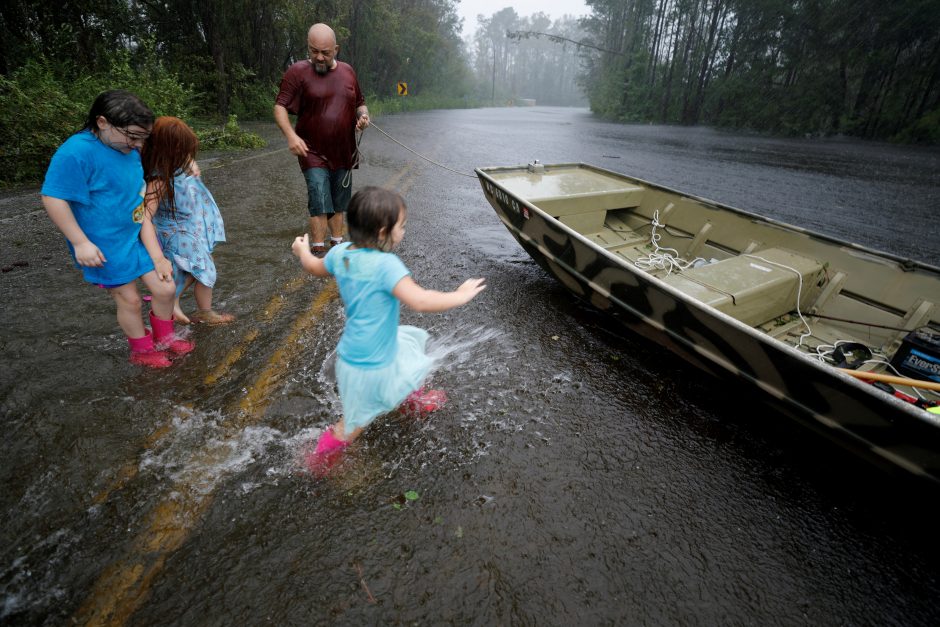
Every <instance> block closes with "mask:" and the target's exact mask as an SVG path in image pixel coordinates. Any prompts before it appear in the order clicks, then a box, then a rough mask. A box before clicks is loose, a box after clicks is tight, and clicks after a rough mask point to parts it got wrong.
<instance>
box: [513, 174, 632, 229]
mask: <svg viewBox="0 0 940 627" xmlns="http://www.w3.org/2000/svg"><path fill="white" fill-rule="evenodd" d="M644 191H645V188H643V187H640V186H638V185H625V186H624V187H622V188H620V189H614V190H610V189H608V190H603V191H598V192H582V193H575V194H564V195H556V196H547V197H545V198H533V199H531V200H530V202H531V203H532V204H533V205H535V206H536V207H538V208H539V209H541V210H542V211H544V212H545V213H547V214H548V215H550V216H552V217H553V218H556V219H558V220H559V221H560V222H561V223H563V224H567V225H568V226H570V227H571V228H573V229H574V230H575V231H578V232H579V233H582V234H587V233H596V232H597V231H600V230H601V229H602V228H604V220H605V219H606V217H607V212H608V211H610V210H611V209H625V208H628V207H638V206H639V205H640V202H641V201H642V200H643V193H644Z"/></svg>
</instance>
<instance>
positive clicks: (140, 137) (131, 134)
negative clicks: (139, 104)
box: [112, 126, 150, 142]
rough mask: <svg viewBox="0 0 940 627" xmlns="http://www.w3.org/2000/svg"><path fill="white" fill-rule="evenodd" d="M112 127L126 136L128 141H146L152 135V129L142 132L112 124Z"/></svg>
mask: <svg viewBox="0 0 940 627" xmlns="http://www.w3.org/2000/svg"><path fill="white" fill-rule="evenodd" d="M112 128H114V130H116V131H117V132H118V133H120V134H121V135H123V136H124V137H126V138H127V139H128V141H132V142H136V141H141V142H142V141H146V140H147V138H148V137H150V131H145V132H143V133H141V132H137V131H129V130H127V129H126V128H121V127H120V126H112Z"/></svg>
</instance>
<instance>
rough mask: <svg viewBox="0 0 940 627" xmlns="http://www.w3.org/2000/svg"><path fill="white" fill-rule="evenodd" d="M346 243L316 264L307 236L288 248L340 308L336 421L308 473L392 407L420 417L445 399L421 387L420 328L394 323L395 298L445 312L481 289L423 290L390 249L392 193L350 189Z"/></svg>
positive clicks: (426, 366)
mask: <svg viewBox="0 0 940 627" xmlns="http://www.w3.org/2000/svg"><path fill="white" fill-rule="evenodd" d="M346 219H347V224H348V229H349V241H348V242H345V243H343V244H340V245H338V246H334V247H333V248H331V249H330V251H329V252H328V253H327V255H326V257H324V258H323V259H320V258H317V257H315V256H314V255H313V254H312V253H311V252H310V246H309V243H308V238H307V235H302V236H300V237H298V238H296V239H295V240H294V243H293V245H292V246H291V249H292V250H293V252H294V254H295V255H296V256H297V257H299V258H300V263H301V265H302V266H303V269H304V270H306V271H307V272H309V273H310V274H312V275H314V276H319V277H325V276H329V275H333V276H334V277H335V278H336V283H337V285H338V287H339V292H340V296H341V297H342V299H343V305H344V308H345V311H346V326H345V328H344V329H343V335H342V337H341V338H340V341H339V345H338V346H337V348H336V354H337V357H336V382H337V386H338V388H339V397H340V401H341V402H342V405H343V417H342V418H340V420H339V422H337V423H336V424H335V425H333V426H332V427H329V428H328V429H326V430H325V431H324V432H323V434H322V435H321V436H320V439H319V441H318V442H317V446H316V450H315V451H314V452H313V453H311V454H310V455H309V456H308V457H307V460H306V461H307V465H308V466H309V467H310V468H311V470H314V471H319V470H324V469H326V468H328V467H329V466H330V465H332V464H333V462H335V460H336V459H337V458H338V457H339V454H340V453H341V452H342V451H343V449H345V448H346V446H347V445H348V444H349V443H350V442H352V441H353V440H354V439H356V438H357V437H358V436H359V434H360V433H362V431H363V429H364V428H365V427H367V426H368V425H369V424H370V423H371V422H372V421H373V420H375V418H376V417H377V416H379V415H381V414H384V413H387V412H389V411H391V410H393V409H395V408H397V407H399V406H403V408H404V409H406V410H410V411H412V412H415V413H418V414H419V415H420V414H424V413H427V412H430V411H434V410H435V409H437V408H439V407H440V406H441V405H442V404H443V402H444V401H445V400H446V396H445V395H444V393H443V392H441V391H439V390H429V391H425V390H424V389H423V388H422V387H421V384H422V383H423V381H424V379H425V377H426V376H427V374H428V372H429V371H430V369H431V359H430V358H429V357H428V356H427V355H426V354H425V348H424V347H425V344H426V342H427V339H428V334H427V331H424V330H423V329H418V328H416V327H412V326H407V325H399V324H398V313H399V301H401V302H402V303H404V304H405V305H407V306H408V307H410V308H411V309H413V310H415V311H421V312H433V311H446V310H448V309H452V308H454V307H459V306H460V305H463V304H466V303H467V302H469V301H470V299H472V298H473V297H474V296H476V295H477V294H479V293H480V292H481V291H482V290H483V288H484V287H485V286H484V285H483V279H469V280H467V281H465V282H464V283H463V284H462V285H461V286H460V287H458V288H457V289H456V290H454V291H453V292H437V291H434V290H426V289H424V288H422V287H421V286H419V285H418V284H417V283H415V281H414V279H412V278H411V273H410V272H409V271H408V268H406V267H405V264H403V263H402V262H401V260H400V259H399V258H398V257H397V256H395V255H394V254H392V253H391V252H389V251H391V250H392V249H393V248H394V247H395V246H397V245H398V243H399V242H401V240H402V237H404V235H405V222H406V220H407V211H406V208H405V202H404V200H402V198H401V196H399V195H398V194H397V193H395V192H393V191H391V190H387V189H383V188H380V187H366V188H363V189H362V190H360V191H358V192H356V194H355V195H354V196H353V197H352V200H351V201H350V203H349V208H348V210H347V214H346Z"/></svg>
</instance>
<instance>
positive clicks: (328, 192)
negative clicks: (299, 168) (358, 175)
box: [304, 168, 352, 216]
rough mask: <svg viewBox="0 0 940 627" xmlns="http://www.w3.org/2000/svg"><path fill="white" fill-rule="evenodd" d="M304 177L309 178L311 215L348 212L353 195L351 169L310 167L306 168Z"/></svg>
mask: <svg viewBox="0 0 940 627" xmlns="http://www.w3.org/2000/svg"><path fill="white" fill-rule="evenodd" d="M304 178H305V179H306V180H307V211H309V212H310V215H311V216H322V215H323V214H330V213H345V212H346V207H347V206H349V199H350V197H352V176H351V175H349V170H327V169H326V168H310V169H309V170H304ZM344 182H345V183H346V186H345V187H344V186H343V183H344Z"/></svg>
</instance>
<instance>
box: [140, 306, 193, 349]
mask: <svg viewBox="0 0 940 627" xmlns="http://www.w3.org/2000/svg"><path fill="white" fill-rule="evenodd" d="M150 326H151V327H152V328H153V340H154V342H155V343H156V345H157V348H158V349H163V350H168V351H170V352H171V353H173V354H174V355H185V354H186V353H188V352H189V351H191V350H193V349H194V348H196V344H195V343H193V342H187V341H186V340H181V339H179V338H177V337H176V333H175V332H174V331H173V318H172V317H171V318H170V319H169V320H163V319H161V318H157V317H156V316H155V315H153V311H151V312H150Z"/></svg>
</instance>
